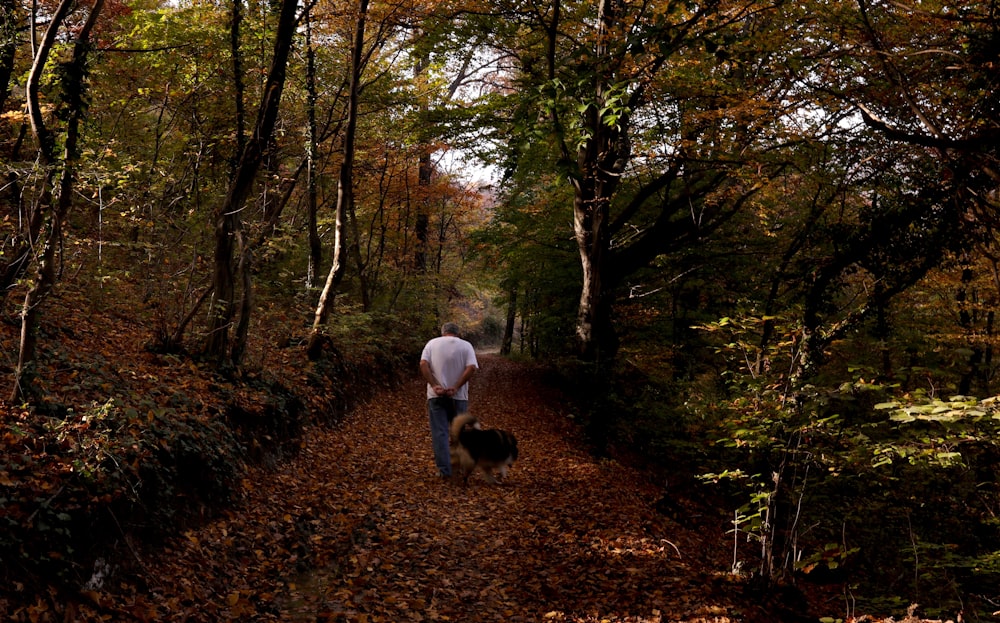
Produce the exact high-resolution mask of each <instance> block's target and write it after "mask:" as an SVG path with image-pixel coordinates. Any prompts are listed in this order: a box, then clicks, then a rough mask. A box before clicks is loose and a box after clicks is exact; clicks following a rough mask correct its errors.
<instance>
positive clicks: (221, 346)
mask: <svg viewBox="0 0 1000 623" xmlns="http://www.w3.org/2000/svg"><path fill="white" fill-rule="evenodd" d="M297 7H298V0H282V2H281V12H280V15H279V18H278V30H277V34H276V35H275V42H274V55H273V58H272V61H271V68H270V70H269V71H268V76H267V82H266V83H265V85H264V94H263V98H262V101H261V104H260V108H259V110H258V113H257V122H256V125H255V126H254V131H253V135H252V136H251V137H250V140H249V141H247V143H246V145H245V147H244V149H243V152H242V154H241V156H240V159H239V164H238V165H237V167H236V172H235V173H234V175H233V180H232V182H231V183H230V185H229V190H228V192H227V193H226V197H225V198H224V199H223V201H222V203H221V204H220V205H219V207H218V208H217V209H216V211H215V255H214V258H215V260H214V266H215V268H214V275H213V279H212V288H213V292H212V294H213V300H212V308H211V314H210V316H209V325H208V338H207V340H206V343H205V349H204V352H205V354H206V355H207V356H209V357H212V358H214V359H215V360H216V363H217V364H218V365H219V366H220V367H224V366H226V365H228V364H233V365H237V366H238V365H240V363H241V361H240V360H239V359H234V358H233V356H232V355H233V353H231V352H230V338H229V330H230V327H231V325H232V323H233V316H234V315H235V313H236V309H235V293H236V286H235V274H234V273H235V271H234V267H233V256H234V249H235V246H236V244H235V241H236V237H237V236H238V235H239V229H240V228H241V227H242V224H241V222H240V216H239V215H240V211H241V210H242V209H243V207H244V206H245V205H246V202H247V198H248V197H249V196H250V192H251V190H252V189H253V184H254V179H255V177H256V175H257V171H258V170H259V169H260V164H261V162H262V160H263V157H264V152H265V150H266V148H267V144H268V142H269V141H270V139H271V135H272V134H273V132H274V126H275V123H276V122H277V119H278V109H279V106H280V104H281V94H282V91H283V90H284V87H285V75H286V70H287V66H288V56H289V54H290V53H291V49H292V43H293V41H294V39H295V27H296V23H297V20H296V19H295V12H296V8H297ZM244 261H245V262H247V263H246V264H244V266H243V267H242V269H243V270H247V271H248V270H251V267H250V266H249V258H245V259H244ZM251 285H252V284H251ZM249 295H250V293H244V301H247V300H249ZM244 308H245V313H246V314H249V313H250V311H249V308H246V306H244ZM241 322H249V319H248V318H241ZM236 350H237V353H236V354H241V353H242V348H241V347H240V345H239V344H237V349H236Z"/></svg>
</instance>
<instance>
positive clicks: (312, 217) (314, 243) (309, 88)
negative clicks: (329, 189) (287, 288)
mask: <svg viewBox="0 0 1000 623" xmlns="http://www.w3.org/2000/svg"><path fill="white" fill-rule="evenodd" d="M316 100H317V96H316V50H314V49H313V45H312V19H311V11H308V12H306V114H307V116H308V123H309V143H308V145H307V146H306V159H307V160H308V163H309V164H308V168H307V169H306V191H307V199H308V208H307V210H308V220H309V263H308V265H307V267H306V287H307V288H313V287H314V286H315V285H316V275H317V272H318V271H319V267H320V265H321V264H322V262H323V242H322V241H321V240H320V238H319V226H318V222H317V214H316V212H317V209H318V207H317V203H318V201H317V182H316V158H317V157H318V155H319V148H318V146H317V144H316V143H317V141H318V140H319V137H318V132H317V125H316Z"/></svg>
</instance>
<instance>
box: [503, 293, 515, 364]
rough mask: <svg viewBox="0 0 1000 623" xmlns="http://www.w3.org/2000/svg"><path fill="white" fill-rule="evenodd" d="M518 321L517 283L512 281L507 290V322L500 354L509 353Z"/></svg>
mask: <svg viewBox="0 0 1000 623" xmlns="http://www.w3.org/2000/svg"><path fill="white" fill-rule="evenodd" d="M516 322H517V284H516V283H512V284H511V286H510V287H509V288H508V290H507V324H506V325H504V329H503V340H502V341H501V342H500V354H501V355H509V354H510V350H511V347H512V346H513V343H514V324H515V323H516Z"/></svg>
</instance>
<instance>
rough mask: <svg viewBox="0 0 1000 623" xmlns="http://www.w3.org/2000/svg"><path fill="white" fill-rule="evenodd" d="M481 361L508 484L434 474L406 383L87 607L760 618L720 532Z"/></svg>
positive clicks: (509, 366) (524, 375) (340, 615)
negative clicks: (513, 445)
mask: <svg viewBox="0 0 1000 623" xmlns="http://www.w3.org/2000/svg"><path fill="white" fill-rule="evenodd" d="M480 364H481V371H480V372H479V374H478V375H477V376H476V377H475V378H474V379H473V381H472V389H471V392H472V395H471V401H470V411H471V412H472V413H474V414H475V415H476V416H478V417H479V418H480V420H481V422H482V424H483V426H484V428H502V429H505V430H508V431H510V432H511V433H513V434H514V435H515V436H516V437H517V439H518V444H519V449H520V460H519V461H518V462H517V463H516V464H515V465H514V467H513V469H512V470H511V471H510V473H509V474H508V476H507V479H506V482H505V483H504V484H503V485H501V486H492V485H489V484H487V483H486V482H485V481H484V480H483V479H482V478H481V476H479V475H478V474H474V475H473V476H472V477H471V478H470V481H469V484H468V485H467V486H462V485H460V484H456V483H452V482H450V481H445V480H442V479H441V478H439V477H438V476H437V474H436V469H435V468H434V462H433V458H432V453H431V444H430V436H429V429H428V424H427V416H426V411H425V402H424V399H423V391H424V390H423V384H422V381H420V380H418V379H417V378H416V375H415V376H414V378H413V380H412V381H410V382H407V383H405V384H403V385H402V386H400V387H398V388H395V389H392V390H389V391H387V392H385V393H384V394H383V395H382V396H379V397H378V398H376V399H375V400H373V401H371V402H369V403H368V404H365V405H362V406H361V407H359V408H358V409H357V410H356V411H355V412H354V413H353V414H352V415H351V416H349V417H348V418H347V419H346V420H345V421H344V422H342V423H341V424H340V425H338V426H336V427H333V428H329V429H313V430H311V431H309V434H307V435H306V436H305V438H304V440H303V445H302V448H301V451H300V452H299V454H298V455H297V456H296V457H295V458H294V459H293V460H291V461H288V462H286V463H285V464H282V465H280V466H278V467H277V468H273V469H260V470H257V471H255V472H253V473H251V475H250V476H249V477H248V478H247V479H246V481H245V482H244V489H245V491H244V493H245V496H244V497H245V500H244V503H243V504H241V505H240V507H239V508H235V509H233V510H232V511H231V512H230V513H228V514H227V515H226V516H224V517H222V518H220V519H216V520H214V521H212V522H210V523H208V524H206V525H204V526H203V527H201V528H199V529H197V530H193V531H190V532H187V533H185V534H183V535H181V536H180V537H178V538H176V539H174V540H172V541H171V542H169V543H167V544H166V546H165V547H161V548H157V549H155V550H152V549H151V550H149V551H146V552H142V551H136V552H135V559H136V561H137V563H136V567H137V571H136V573H135V574H134V575H132V579H131V580H130V581H129V582H126V583H122V584H120V585H119V586H117V587H115V590H113V591H112V590H96V589H95V590H92V591H90V592H89V593H88V596H89V598H90V601H92V602H93V605H91V606H90V608H87V610H90V609H91V608H93V607H96V608H97V610H99V611H101V612H103V613H104V614H105V616H106V618H107V615H109V614H110V615H112V618H115V619H116V620H118V619H120V620H138V621H161V620H170V621H224V620H238V621H359V622H376V621H463V622H473V621H505V622H506V621H510V622H516V621H542V622H544V621H555V622H558V621H609V622H611V621H622V622H625V621H634V622H640V621H641V622H647V621H648V622H657V621H690V622H703V621H704V622H709V621H712V622H719V623H725V622H730V621H757V620H767V617H765V616H763V612H762V610H761V609H760V608H759V607H757V606H755V605H753V604H752V603H749V601H752V600H747V599H745V598H744V597H742V595H744V593H742V592H741V591H740V590H739V588H738V587H737V586H736V583H734V582H730V581H729V580H728V578H727V571H728V567H729V564H730V563H729V561H728V560H727V558H726V557H727V553H726V552H725V551H724V550H725V546H724V543H723V541H724V537H723V536H722V532H721V530H717V529H710V530H708V531H705V530H704V529H702V530H701V531H698V530H697V528H693V527H685V526H683V525H680V524H678V523H675V522H674V521H672V520H671V519H669V518H667V517H666V516H664V515H662V514H660V513H658V512H656V510H655V508H654V504H655V501H656V500H657V499H658V498H659V497H660V496H661V495H662V491H660V490H659V489H658V488H657V487H656V486H654V485H653V484H652V483H649V482H647V481H646V480H644V478H643V477H642V475H641V474H640V473H639V472H637V471H634V470H632V469H630V468H628V467H626V466H624V465H622V464H620V463H618V462H615V461H611V460H601V459H595V458H593V457H591V456H590V455H589V454H588V453H587V452H586V450H585V448H584V447H583V445H582V444H581V443H580V441H579V437H578V434H577V432H576V428H575V426H574V425H573V424H572V421H571V420H570V419H569V418H567V417H566V414H565V413H564V412H562V411H561V410H560V407H561V405H560V403H559V401H558V398H557V397H555V396H553V395H549V394H545V393H543V392H542V391H541V390H540V389H539V388H538V387H537V385H536V383H535V380H534V377H533V375H532V371H533V370H532V368H531V367H528V366H525V365H522V364H517V363H512V362H510V361H507V360H505V359H503V358H501V357H498V356H491V355H485V356H481V358H480ZM681 503H683V502H681ZM740 602H742V603H740ZM83 613H84V608H83V607H81V608H80V610H79V612H78V614H79V615H80V616H81V617H82V616H83ZM118 615H121V616H118ZM772 620H773V619H772Z"/></svg>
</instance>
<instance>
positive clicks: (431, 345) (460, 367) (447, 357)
mask: <svg viewBox="0 0 1000 623" xmlns="http://www.w3.org/2000/svg"><path fill="white" fill-rule="evenodd" d="M420 360H421V361H426V362H427V363H428V364H430V366H431V372H433V373H434V378H436V379H437V380H438V383H441V384H442V385H444V386H445V387H454V386H455V383H456V382H458V379H459V378H461V377H462V373H463V372H465V369H466V368H467V367H469V366H475V367H476V369H479V362H478V361H476V350H475V349H474V348H472V344H470V343H468V342H466V341H465V340H463V339H462V338H459V337H455V336H453V335H442V336H440V337H436V338H434V339H432V340H431V341H429V342H427V345H426V346H424V350H423V352H422V353H420ZM427 398H437V394H435V393H434V388H433V387H432V386H431V384H430V383H428V384H427ZM454 398H455V400H468V399H469V384H468V383H466V384H464V385H462V386H461V387H459V388H458V391H457V392H455V396H454Z"/></svg>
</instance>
